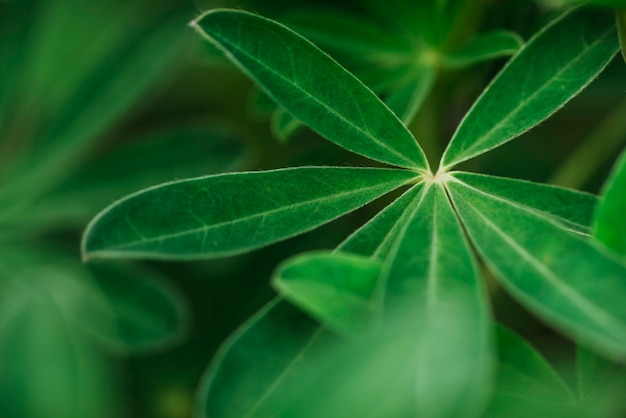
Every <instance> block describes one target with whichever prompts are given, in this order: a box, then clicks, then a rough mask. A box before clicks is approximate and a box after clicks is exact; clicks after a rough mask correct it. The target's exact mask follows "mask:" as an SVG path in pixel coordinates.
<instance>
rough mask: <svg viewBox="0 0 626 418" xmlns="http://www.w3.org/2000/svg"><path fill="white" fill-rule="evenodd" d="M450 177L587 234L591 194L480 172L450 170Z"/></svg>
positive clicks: (592, 205)
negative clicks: (451, 171) (452, 171)
mask: <svg viewBox="0 0 626 418" xmlns="http://www.w3.org/2000/svg"><path fill="white" fill-rule="evenodd" d="M451 174H452V175H453V176H454V178H457V179H459V180H461V181H462V182H463V183H465V184H467V185H469V186H472V187H474V188H476V189H480V190H482V191H484V192H486V193H489V194H490V195H493V196H497V197H498V198H500V199H503V200H507V201H510V202H512V203H514V204H518V205H522V206H526V207H528V208H532V209H536V210H538V211H540V212H541V213H542V216H544V217H549V218H551V219H552V220H554V221H557V222H559V223H560V224H562V225H563V227H565V228H567V229H570V230H572V231H574V232H579V233H582V234H590V233H591V224H592V222H593V215H594V211H595V209H596V205H597V204H598V198H597V197H596V196H594V195H591V194H588V193H584V192H579V191H576V190H572V189H566V188H563V187H556V186H551V185H548V184H541V183H533V182H530V181H524V180H517V179H511V178H505V177H494V176H487V175H484V174H474V173H463V172H454V173H451Z"/></svg>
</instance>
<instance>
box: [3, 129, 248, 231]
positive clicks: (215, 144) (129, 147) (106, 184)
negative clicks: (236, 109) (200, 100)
mask: <svg viewBox="0 0 626 418" xmlns="http://www.w3.org/2000/svg"><path fill="white" fill-rule="evenodd" d="M157 132H158V133H157ZM157 132H154V133H152V134H148V135H142V136H141V137H140V138H136V139H132V140H129V141H128V143H125V144H124V145H121V146H120V147H118V148H116V149H115V150H114V151H112V152H110V153H108V154H107V155H105V156H103V157H99V158H98V159H97V160H95V161H90V162H88V163H87V164H86V166H85V168H83V169H82V170H79V171H78V172H77V173H76V175H74V176H72V178H70V179H69V180H68V181H67V182H65V183H64V184H62V185H61V186H60V187H59V188H58V189H57V190H55V191H54V192H53V194H51V196H50V197H49V198H47V199H44V200H42V201H40V202H39V203H38V205H36V206H35V207H29V208H28V209H27V210H20V211H17V212H16V213H13V214H11V223H13V224H19V225H20V227H22V228H31V229H40V228H42V224H45V225H46V226H48V225H53V226H55V227H59V226H64V225H67V224H71V225H77V224H78V225H80V226H81V227H82V226H83V225H84V223H85V222H86V221H87V220H88V219H89V218H90V217H93V216H94V215H95V214H96V213H97V212H98V210H100V209H101V208H102V207H104V206H106V205H107V204H109V203H110V202H112V201H115V200H117V199H119V198H121V197H123V196H125V195H127V194H129V193H132V192H134V191H136V190H139V189H142V188H145V187H149V186H152V185H155V184H159V183H164V182H167V181H172V180H177V179H181V178H190V177H197V176H201V175H206V174H212V173H217V172H221V171H227V170H228V169H230V168H232V167H234V166H235V165H236V163H237V162H238V161H240V160H241V158H242V154H243V152H242V147H241V144H240V143H239V142H238V141H237V140H236V139H235V135H234V134H233V133H232V132H230V131H229V130H226V129H222V128H219V127H217V126H203V125H184V126H180V125H174V126H171V127H162V128H161V129H159V130H158V131H157Z"/></svg>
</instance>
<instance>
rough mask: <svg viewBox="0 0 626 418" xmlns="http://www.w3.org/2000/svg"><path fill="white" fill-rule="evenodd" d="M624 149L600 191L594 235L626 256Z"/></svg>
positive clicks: (625, 152)
mask: <svg viewBox="0 0 626 418" xmlns="http://www.w3.org/2000/svg"><path fill="white" fill-rule="evenodd" d="M625 214H626V151H624V152H622V154H621V156H620V158H619V159H618V161H617V163H616V164H615V167H614V168H613V172H612V173H611V175H610V176H609V178H608V180H607V181H606V183H605V185H604V189H603V191H602V200H601V203H600V204H599V205H598V211H597V213H596V217H595V221H594V231H593V235H594V237H595V238H596V239H597V240H598V241H600V242H602V243H603V244H604V245H606V246H607V247H609V248H610V249H611V250H612V251H615V252H616V253H618V254H620V255H622V256H625V257H626V216H625Z"/></svg>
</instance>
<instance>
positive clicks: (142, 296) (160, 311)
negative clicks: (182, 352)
mask: <svg viewBox="0 0 626 418" xmlns="http://www.w3.org/2000/svg"><path fill="white" fill-rule="evenodd" d="M90 271H91V273H92V274H93V276H94V278H95V279H96V282H97V285H98V286H99V290H100V291H101V292H102V294H103V296H104V297H105V298H106V300H107V301H108V303H109V305H110V312H111V314H112V315H113V316H112V319H113V320H114V321H115V323H116V327H115V329H114V330H111V329H107V328H104V329H103V328H101V327H97V324H94V323H93V322H92V321H86V322H85V323H84V326H85V327H86V328H88V329H89V331H90V332H92V333H93V334H95V335H96V336H97V337H98V338H99V339H100V340H101V341H103V342H105V343H106V344H107V345H108V346H109V347H111V348H113V349H115V350H116V351H120V352H128V351H130V352H145V351H153V350H155V349H159V350H162V349H165V348H169V347H172V346H173V345H175V344H177V343H178V342H180V340H181V339H182V338H183V337H184V336H185V335H186V333H187V326H188V319H189V318H188V317H189V313H188V308H187V305H186V304H185V301H184V299H183V298H182V296H181V294H180V293H179V292H178V291H177V290H176V288H174V287H173V286H172V285H171V284H170V283H169V282H168V281H167V280H166V279H165V278H164V277H162V276H160V275H159V274H156V273H155V272H153V271H151V270H149V269H146V268H140V267H138V266H136V265H131V264H128V265H122V266H117V265H110V264H107V265H92V266H90ZM94 325H96V326H94ZM111 331H114V332H113V333H111Z"/></svg>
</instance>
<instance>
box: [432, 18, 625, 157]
mask: <svg viewBox="0 0 626 418" xmlns="http://www.w3.org/2000/svg"><path fill="white" fill-rule="evenodd" d="M572 33H576V34H578V36H571V34H572ZM556 39H559V40H561V39H565V41H562V42H561V41H560V42H555V40H556ZM617 49H618V41H617V37H616V34H615V22H614V19H613V18H612V17H611V16H610V14H609V13H608V12H607V11H603V10H599V9H587V8H578V9H575V10H574V11H572V12H569V13H566V14H565V15H563V16H562V17H560V18H558V19H556V20H555V21H553V22H552V23H550V24H549V25H548V26H546V27H545V28H544V29H542V30H541V31H539V32H538V33H537V34H536V35H535V36H533V37H532V38H531V39H530V40H529V41H528V43H527V44H526V45H525V46H524V47H522V49H520V51H519V52H518V53H517V54H516V55H515V56H514V57H513V58H512V59H511V61H510V62H509V63H508V64H507V65H506V66H505V67H504V68H503V70H502V71H501V72H500V73H499V74H498V75H497V76H496V78H495V79H494V80H493V81H492V82H491V84H490V85H489V86H488V87H487V89H485V91H484V92H483V94H482V95H481V96H480V97H479V98H478V100H477V101H476V102H475V103H474V106H473V107H472V108H471V109H470V111H469V112H468V113H467V115H466V116H465V118H464V119H463V121H462V122H461V124H460V125H459V127H458V129H457V131H456V132H455V134H454V136H453V138H452V140H451V141H450V144H449V145H448V148H447V149H446V151H445V153H444V155H443V157H442V160H441V164H442V166H444V167H450V166H453V165H455V164H458V163H460V162H462V161H465V160H468V159H470V158H472V157H475V156H477V155H480V154H482V153H484V152H487V151H489V150H490V149H493V148H495V147H498V146H500V145H502V144H504V143H505V142H508V141H510V140H512V139H514V138H515V137H516V136H518V135H521V134H522V133H523V132H525V131H527V130H529V129H531V128H532V127H533V126H535V125H536V124H538V123H539V122H541V121H542V120H544V119H546V118H547V117H548V116H550V115H551V114H552V113H554V112H555V111H557V110H558V109H559V108H561V107H562V106H563V105H564V104H565V103H566V102H567V101H568V100H569V99H571V98H572V97H574V96H575V95H576V94H577V93H578V92H580V91H581V90H582V89H583V88H584V87H585V86H586V85H587V84H589V83H590V82H591V81H592V80H593V79H594V78H595V77H596V75H598V74H599V73H600V72H601V71H602V70H603V69H604V67H605V66H606V65H607V64H608V62H609V61H610V60H611V59H612V58H613V56H614V55H615V53H616V52H617ZM537 70H542V71H543V72H542V73H537ZM520 86H521V87H520Z"/></svg>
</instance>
